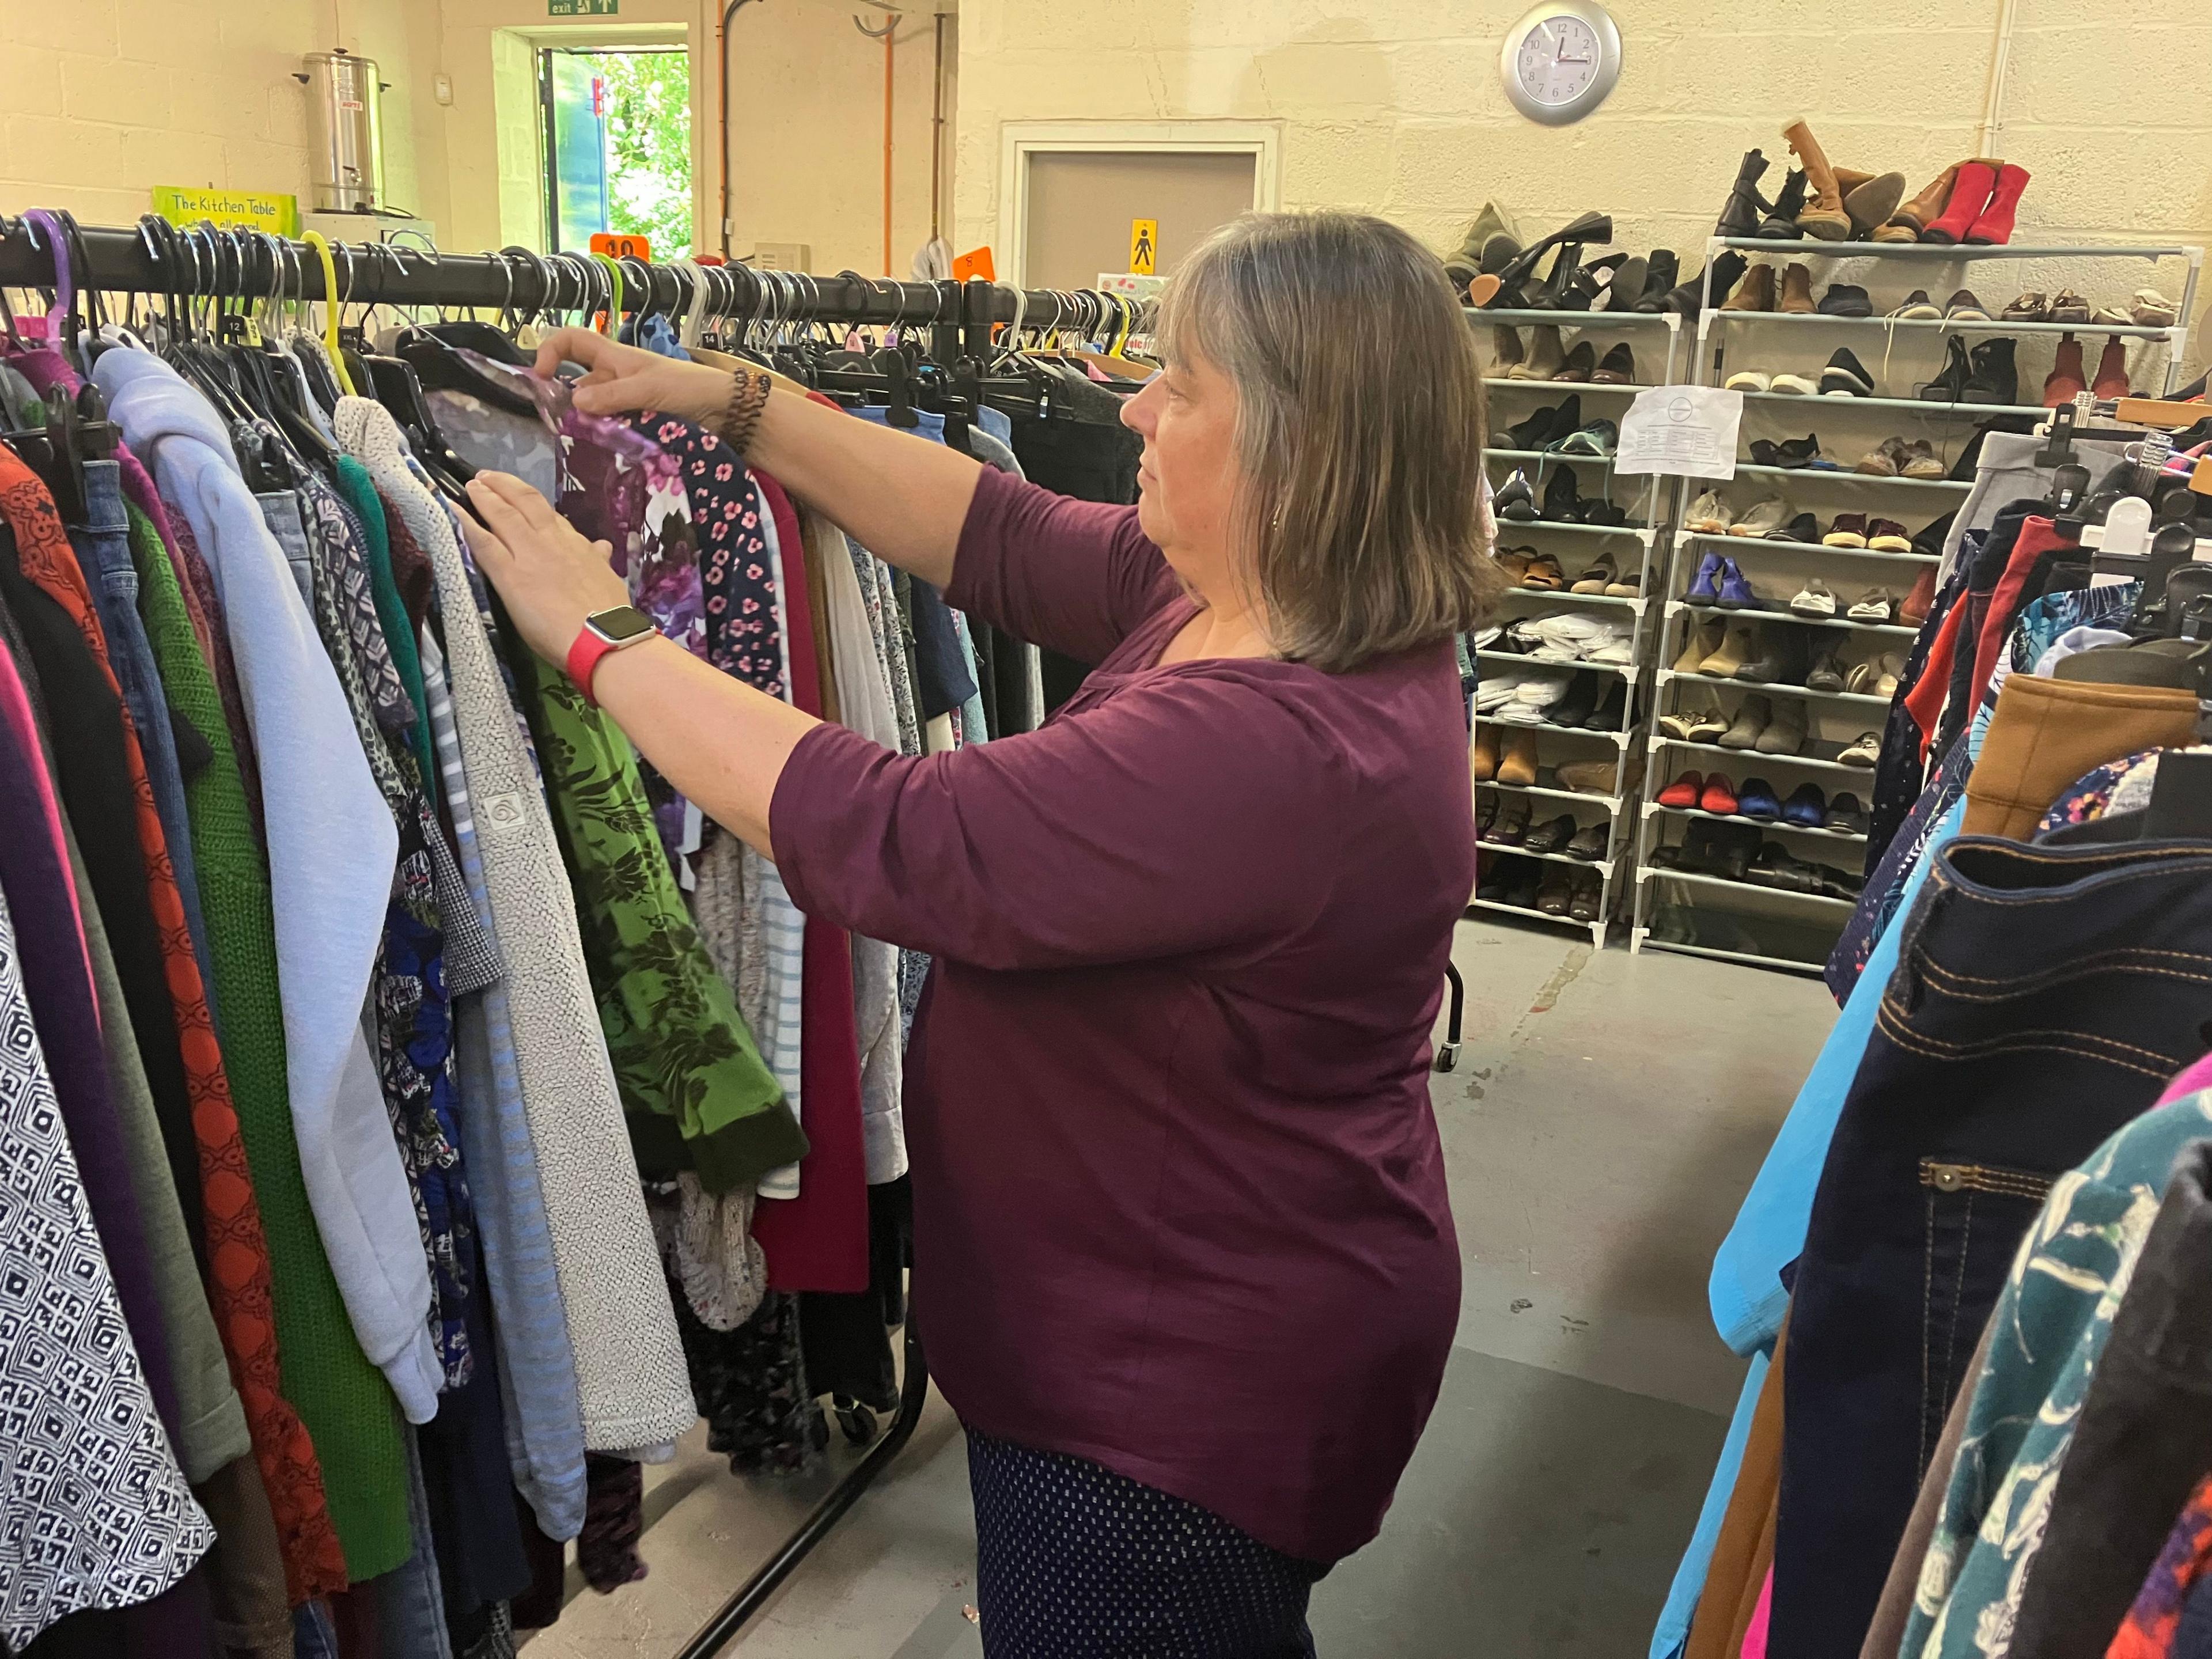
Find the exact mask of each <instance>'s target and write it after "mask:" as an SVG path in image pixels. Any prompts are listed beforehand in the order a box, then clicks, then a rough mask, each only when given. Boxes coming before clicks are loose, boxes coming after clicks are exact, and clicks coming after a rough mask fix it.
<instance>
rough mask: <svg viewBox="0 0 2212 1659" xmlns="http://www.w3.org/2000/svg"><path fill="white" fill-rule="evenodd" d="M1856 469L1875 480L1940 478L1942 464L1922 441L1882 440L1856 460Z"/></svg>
mask: <svg viewBox="0 0 2212 1659" xmlns="http://www.w3.org/2000/svg"><path fill="white" fill-rule="evenodd" d="M1856 470H1857V471H1861V472H1863V473H1866V474H1868V475H1869V477H1876V478H1940V477H1942V476H1943V463H1942V461H1940V460H1938V459H1936V451H1935V447H1933V446H1932V445H1931V444H1929V441H1928V440H1927V439H1925V438H1913V439H1911V440H1909V441H1908V440H1906V439H1904V438H1885V439H1883V440H1882V441H1881V443H1880V444H1879V445H1877V446H1876V447H1874V448H1872V449H1869V451H1867V453H1865V454H1864V455H1863V456H1861V457H1860V458H1859V464H1858V466H1857V469H1856Z"/></svg>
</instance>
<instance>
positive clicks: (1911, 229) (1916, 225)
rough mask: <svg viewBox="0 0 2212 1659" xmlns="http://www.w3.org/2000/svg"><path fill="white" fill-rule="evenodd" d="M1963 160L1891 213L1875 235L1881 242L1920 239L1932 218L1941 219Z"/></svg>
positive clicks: (1944, 171) (1949, 201)
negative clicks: (1887, 220) (1924, 227)
mask: <svg viewBox="0 0 2212 1659" xmlns="http://www.w3.org/2000/svg"><path fill="white" fill-rule="evenodd" d="M1963 165H1964V163H1963V162H1959V161H1954V162H1952V163H1951V165H1950V166H1949V167H1945V168H1944V169H1943V171H1942V172H1941V173H1937V174H1936V182H1935V183H1934V184H1932V185H1929V186H1928V188H1927V189H1925V190H1923V191H1921V192H1920V194H1919V195H1917V196H1916V197H1913V198H1912V199H1911V201H1909V202H1907V203H1905V204H1904V205H1903V206H1902V207H1900V208H1899V209H1898V210H1897V211H1896V212H1894V213H1893V214H1891V215H1890V216H1889V222H1888V223H1887V224H1886V225H1883V226H1882V227H1881V228H1880V229H1878V230H1876V231H1875V234H1874V240H1875V241H1877V242H1917V241H1918V240H1920V232H1921V229H1922V228H1923V226H1925V225H1926V224H1927V223H1928V222H1929V220H1931V219H1937V218H1941V217H1942V214H1943V210H1944V209H1945V208H1947V207H1948V206H1949V205H1950V204H1951V186H1952V185H1953V184H1954V183H1955V182H1956V181H1957V179H1958V177H1959V169H1960V167H1961V166H1963Z"/></svg>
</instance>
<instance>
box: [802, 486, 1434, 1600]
mask: <svg viewBox="0 0 2212 1659" xmlns="http://www.w3.org/2000/svg"><path fill="white" fill-rule="evenodd" d="M947 598H948V599H950V600H951V602H952V603H953V604H954V605H957V606H959V607H961V608H962V609H963V610H967V611H971V612H973V613H974V614H975V615H977V616H980V617H985V618H986V619H987V620H989V621H991V622H993V623H996V624H998V625H999V626H1000V627H1001V628H1003V629H1007V630H1009V631H1011V632H1012V633H1015V634H1018V635H1022V636H1023V637H1024V638H1026V639H1030V640H1033V641H1036V642H1038V643H1040V644H1042V645H1048V646H1051V647H1055V648H1057V649H1059V650H1061V651H1064V652H1066V653H1068V654H1069V655H1071V656H1073V657H1075V658H1077V659H1080V660H1083V661H1087V662H1096V663H1098V664H1099V665H1100V667H1099V669H1098V671H1097V672H1096V673H1094V674H1093V675H1092V676H1091V678H1090V679H1089V680H1088V681H1087V682H1086V683H1085V685H1084V687H1083V689H1082V690H1081V691H1080V692H1079V694H1078V695H1077V696H1076V697H1075V698H1074V699H1073V701H1072V702H1069V703H1068V704H1067V705H1066V707H1065V708H1062V709H1061V710H1060V712H1059V713H1058V714H1056V715H1055V716H1054V718H1053V719H1052V720H1050V721H1049V722H1048V724H1047V725H1046V726H1044V728H1043V729H1042V730H1041V731H1039V732H1034V733H1030V734H1028V735H1025V736H1019V737H1012V738H1004V739H1001V740H1000V741H998V742H994V743H991V744H980V745H974V746H970V747H969V748H966V749H963V750H957V752H954V753H951V754H944V755H933V756H928V757H921V758H905V757H900V756H897V755H894V754H891V753H890V752H889V751H887V750H884V749H883V748H881V747H880V746H878V745H877V744H873V743H871V742H869V741H868V740H867V739H866V738H861V737H859V736H856V735H855V734H854V733H853V732H848V731H846V730H844V729H842V728H841V727H838V726H817V728H816V729H815V730H814V731H812V732H810V733H808V735H807V736H806V738H805V739H804V740H803V741H802V742H801V743H800V744H799V746H798V748H797V749H796V750H793V754H792V756H791V759H790V761H789V763H788V764H787V766H786V768H785V769H784V773H783V777H782V780H781V782H780V783H779V785H778V786H777V788H776V792H775V800H774V802H773V803H772V805H771V811H770V821H771V827H772V831H773V835H774V839H775V854H776V861H777V863H778V865H779V866H781V869H782V872H783V876H784V879H785V881H786V882H787V884H789V886H790V888H791V890H792V895H793V898H794V899H796V900H797V902H798V903H799V907H800V908H802V909H803V910H805V912H807V914H808V915H819V916H824V917H827V918H828V919H829V920H830V921H834V922H835V923H836V925H838V926H839V927H848V928H850V929H851V930H852V931H854V933H862V934H866V935H867V936H868V937H871V938H874V939H889V940H892V941H895V942H896V943H898V944H900V945H907V946H910V947H912V948H914V949H916V950H921V951H929V952H930V953H931V954H932V955H933V956H934V957H936V958H937V967H936V970H935V972H934V973H933V975H932V977H931V980H930V983H929V987H928V990H927V993H926V994H925V995H924V998H923V1000H922V1006H921V1014H920V1017H919V1018H918V1019H917V1021H916V1023H915V1031H914V1037H913V1043H912V1047H911V1048H910V1050H909V1053H908V1060H907V1068H906V1114H907V1118H906V1121H907V1133H908V1146H909V1148H910V1151H911V1153H912V1157H913V1166H914V1201H915V1291H914V1295H915V1309H916V1312H917V1316H918V1317H919V1318H920V1320H921V1331H922V1334H923V1340H924V1341H925V1342H926V1343H927V1348H928V1352H929V1360H930V1370H931V1372H932V1374H933V1376H935V1377H936V1378H937V1381H938V1383H939V1386H940V1387H941V1388H942V1389H944V1391H945V1397H946V1399H947V1400H949V1401H951V1404H952V1405H953V1407H954V1408H955V1409H956V1410H957V1411H958V1412H959V1413H960V1414H961V1416H962V1417H963V1419H965V1420H966V1421H967V1422H968V1423H969V1425H971V1426H972V1427H974V1428H975V1429H978V1430H980V1431H982V1432H984V1433H986V1434H988V1435H992V1436H994V1437H998V1438H1001V1439H1006V1440H1012V1441H1016V1442H1018V1443H1022V1444H1025V1445H1030V1446H1034V1447H1036V1448H1039V1449H1045V1450H1050V1451H1058V1452H1063V1453H1066V1454H1069V1455H1074V1456H1078V1457H1085V1458H1089V1459H1091V1460H1093V1461H1095V1462H1100V1463H1103V1464H1104V1465H1106V1466H1107V1467H1108V1468H1112V1469H1115V1470H1116V1471H1118V1472H1120V1473H1121V1474H1125V1475H1127V1476H1128V1477H1129V1478H1130V1479H1132V1480H1139V1481H1142V1482H1144V1483H1146V1485H1149V1486H1158V1487H1161V1488H1164V1490H1166V1491H1168V1492H1172V1493H1174V1494H1176V1496H1178V1497H1180V1498H1186V1499H1188V1501H1190V1502H1192V1503H1195V1504H1200V1505H1202V1506H1203V1507H1205V1508H1206V1509H1209V1510H1213V1511H1214V1512H1215V1513H1216V1514H1218V1515H1220V1516H1224V1517H1225V1518H1226V1519H1227V1520H1229V1521H1231V1522H1233V1523H1235V1524H1236V1525H1237V1526H1239V1527H1242V1528H1244V1529H1245V1530H1246V1531H1247V1532H1249V1533H1251V1534H1254V1535H1255V1536H1256V1537H1258V1538H1259V1539H1261V1541H1264V1542H1266V1543H1268V1544H1271V1545H1273V1547H1276V1548H1278V1549H1280V1550H1283V1551H1285V1552H1287V1553H1290V1554H1292V1555H1296V1556H1300V1557H1303V1558H1305V1559H1309V1560H1313V1561H1322V1562H1327V1561H1333V1560H1335V1559H1338V1558H1339V1557H1340V1556H1343V1555H1346V1554H1348V1553H1351V1552H1352V1550H1355V1549H1357V1548H1358V1547H1359V1546H1361V1545H1362V1544H1364V1543H1365V1542H1366V1541H1368V1540H1369V1539H1370V1538H1372V1537H1373V1536H1374V1535H1375V1534H1376V1530H1377V1529H1378V1528H1379V1527H1380V1526H1381V1524H1382V1519H1383V1511H1384V1510H1385V1509H1386V1508H1387V1507H1388V1506H1389V1501H1390V1495H1391V1492H1392V1491H1393V1489H1394V1488H1395V1486H1396V1484H1397V1480H1398V1476H1399V1474H1400V1473H1401V1471H1402V1470H1403V1469H1404V1468H1405V1465H1406V1462H1407V1459H1408V1458H1409V1457H1410V1456H1411V1455H1412V1454H1413V1444H1414V1442H1415V1440H1416V1439H1417V1438H1419V1434H1420V1431H1421V1427H1422V1425H1423V1424H1424V1423H1425V1421H1426V1419H1427V1418H1428V1414H1429V1411H1430V1408H1431V1406H1432V1405H1433V1404H1434V1403H1435V1401H1436V1394H1437V1386H1438V1383H1439V1381H1440V1380H1441V1377H1442V1376H1443V1365H1444V1359H1445V1356H1446V1354H1447V1352H1448V1351H1449V1347H1450V1344H1451V1337H1452V1331H1453V1328H1454V1325H1455V1320H1456V1318H1457V1315H1458V1308H1459V1250H1458V1245H1457V1243H1456V1241H1455V1237H1454V1236H1453V1232H1452V1223H1451V1212H1450V1209H1449V1205H1448V1202H1447V1200H1446V1197H1445V1190H1444V1170H1443V1157H1442V1153H1441V1152H1440V1149H1439V1147H1438V1145H1437V1127H1436V1120H1435V1117H1434V1115H1433V1114H1432V1113H1431V1109H1430V1106H1429V1095H1428V1065H1429V1060H1430V1046H1429V1031H1430V1029H1431V1024H1432V1022H1433V1021H1434V1019H1435V1017H1436V1010H1437V1002H1438V1000H1439V998H1440V996H1441V995H1442V992H1443V982H1444V966H1445V963H1446V960H1447V958H1448V957H1449V950H1450V943H1451V933H1452V924H1453V922H1454V921H1455V919H1456V917H1457V916H1458V915H1460V913H1461V911H1462V908H1464V907H1465V905H1466V903H1467V896H1468V893H1469V892H1470V891H1471V890H1473V883H1474V825H1473V823H1472V819H1471V812H1470V808H1469V802H1468V790H1467V781H1466V779H1467V754H1466V744H1467V738H1466V728H1465V724H1464V720H1463V717H1462V713H1461V709H1460V690H1459V678H1458V672H1457V669H1456V667H1455V662H1454V659H1453V655H1452V652H1451V648H1450V647H1449V645H1448V644H1445V645H1439V646H1437V647H1433V648H1431V649H1425V650H1421V651H1417V652H1412V653H1406V654H1404V655H1402V656H1399V657H1395V658H1391V659H1383V660H1380V661H1377V662H1376V663H1374V664H1372V665H1369V666H1367V667H1364V668H1362V669H1360V670H1359V671H1356V672H1353V673H1348V674H1327V673H1323V672H1321V671H1318V670H1316V669H1314V668H1310V667H1307V666H1304V665H1300V664H1296V663H1286V662H1279V661H1273V660H1267V659H1241V658H1240V659H1208V660H1204V661H1196V662H1184V663H1176V664H1171V665H1166V666H1162V665H1159V662H1158V659H1159V656H1160V653H1161V651H1162V650H1163V648H1164V647H1165V646H1166V645H1167V643H1168V641H1170V640H1171V639H1173V638H1174V636H1175V635H1176V632H1177V631H1178V630H1179V629H1182V626H1183V625H1184V624H1185V623H1188V621H1189V620H1190V619H1191V617H1192V616H1193V615H1194V604H1193V602H1192V601H1191V600H1190V599H1188V598H1187V597H1185V596H1184V594H1183V593H1182V591H1181V589H1180V588H1179V586H1178V585H1177V584H1176V580H1175V578H1174V576H1173V574H1172V573H1171V572H1170V569H1169V568H1168V566H1167V563H1166V562H1165V560H1164V558H1163V557H1162V556H1161V554H1160V551H1159V550H1158V548H1157V547H1155V546H1154V545H1153V544H1152V543H1151V542H1150V541H1149V540H1147V539H1146V537H1145V535H1144V533H1143V532H1142V531H1141V530H1140V529H1139V527H1138V524H1137V515H1136V513H1135V511H1134V509H1133V508H1127V507H1098V506H1094V505H1091V504H1088V503H1083V502H1077V501H1066V500H1064V499H1062V498H1060V497H1059V496H1056V495H1050V494H1048V492H1046V491H1044V490H1041V489H1036V488H1034V487H1033V486H1030V485H1028V484H1024V483H1018V482H1016V481H1014V480H1012V479H1011V478H1008V477H1003V476H1002V475H1000V474H999V473H996V472H993V471H986V472H985V473H984V474H983V477H982V480H981V483H980V484H979V486H978V488H977V490H976V495H975V503H974V505H973V507H971V508H970V509H969V516H968V520H967V524H966V526H965V527H964V529H963V532H962V535H961V540H960V548H959V554H958V558H957V568H956V570H955V574H954V577H953V582H952V586H951V590H950V592H948V594H947Z"/></svg>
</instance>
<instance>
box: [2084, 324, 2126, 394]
mask: <svg viewBox="0 0 2212 1659" xmlns="http://www.w3.org/2000/svg"><path fill="white" fill-rule="evenodd" d="M2089 389H2090V390H2091V391H2092V392H2095V393H2096V394H2097V396H2098V397H2099V398H2124V397H2126V396H2127V395H2128V393H2129V392H2130V389H2131V388H2130V386H2129V384H2128V349H2127V347H2126V346H2125V345H2124V344H2123V343H2121V340H2120V337H2119V336H2118V335H2117V334H2115V335H2114V336H2112V338H2111V339H2109V340H2107V341H2106V342H2105V355H2104V356H2102V357H2101V358H2100V359H2099V360H2098V362H2097V378H2096V379H2095V380H2092V381H2090V382H2089Z"/></svg>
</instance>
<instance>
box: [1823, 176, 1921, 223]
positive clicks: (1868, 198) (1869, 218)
mask: <svg viewBox="0 0 2212 1659" xmlns="http://www.w3.org/2000/svg"><path fill="white" fill-rule="evenodd" d="M1836 184H1837V185H1838V188H1840V189H1841V190H1842V191H1843V193H1844V212H1845V213H1848V214H1849V215H1850V216H1851V230H1852V233H1853V234H1855V235H1856V236H1857V237H1858V238H1860V239H1861V240H1865V239H1866V238H1868V237H1870V236H1872V235H1873V234H1874V233H1875V230H1876V229H1877V228H1880V227H1881V226H1882V225H1884V224H1887V222H1889V216H1890V215H1892V214H1893V213H1895V212H1896V211H1897V206H1898V204H1899V203H1900V202H1902V201H1903V200H1904V199H1905V175H1904V174H1903V173H1861V172H1859V171H1858V170H1857V168H1854V167H1838V168H1837V169H1836Z"/></svg>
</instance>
